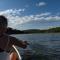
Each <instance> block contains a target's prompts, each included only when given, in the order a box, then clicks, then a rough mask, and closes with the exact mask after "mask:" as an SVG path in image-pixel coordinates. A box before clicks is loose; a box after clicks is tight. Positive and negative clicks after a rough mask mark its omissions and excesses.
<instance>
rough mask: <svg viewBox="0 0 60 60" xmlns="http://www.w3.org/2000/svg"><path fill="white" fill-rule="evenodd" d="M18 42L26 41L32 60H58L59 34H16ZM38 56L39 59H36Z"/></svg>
mask: <svg viewBox="0 0 60 60" xmlns="http://www.w3.org/2000/svg"><path fill="white" fill-rule="evenodd" d="M13 36H14V37H16V38H18V39H20V40H27V41H28V42H29V43H30V45H29V47H28V48H27V49H30V50H32V53H33V56H35V57H33V58H35V59H34V60H46V59H48V60H60V33H47V34H46V33H44V34H42V33H41V34H21V35H20V34H18V35H13ZM37 56H39V57H37Z"/></svg>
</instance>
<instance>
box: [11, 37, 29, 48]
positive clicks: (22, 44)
mask: <svg viewBox="0 0 60 60" xmlns="http://www.w3.org/2000/svg"><path fill="white" fill-rule="evenodd" d="M10 44H12V45H16V46H18V47H21V48H26V47H27V45H28V43H27V41H22V40H18V39H17V38H14V37H12V38H11V40H10Z"/></svg>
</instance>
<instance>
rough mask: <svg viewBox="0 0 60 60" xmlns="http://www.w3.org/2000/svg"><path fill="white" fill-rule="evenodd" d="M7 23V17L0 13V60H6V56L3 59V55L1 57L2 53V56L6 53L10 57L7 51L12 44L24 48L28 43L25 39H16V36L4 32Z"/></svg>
mask: <svg viewBox="0 0 60 60" xmlns="http://www.w3.org/2000/svg"><path fill="white" fill-rule="evenodd" d="M7 25H8V19H7V18H6V17H5V16H3V15H0V60H7V58H6V59H5V58H4V57H3V56H2V57H1V55H2V54H4V56H6V55H5V54H7V56H9V57H10V55H8V53H7V52H9V51H10V50H11V47H12V45H16V46H18V47H21V48H26V47H27V45H28V43H27V41H22V40H18V39H17V38H15V37H12V36H9V35H8V34H6V31H7ZM13 53H14V52H13ZM14 54H15V53H14ZM15 56H16V55H15ZM11 58H12V57H10V59H11ZM8 60H9V59H8Z"/></svg>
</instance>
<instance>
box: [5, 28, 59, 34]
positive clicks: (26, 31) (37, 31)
mask: <svg viewBox="0 0 60 60" xmlns="http://www.w3.org/2000/svg"><path fill="white" fill-rule="evenodd" d="M58 32H60V27H56V28H50V29H46V30H40V29H29V30H23V31H21V30H16V29H12V28H9V27H8V29H7V32H6V33H8V34H29V33H58Z"/></svg>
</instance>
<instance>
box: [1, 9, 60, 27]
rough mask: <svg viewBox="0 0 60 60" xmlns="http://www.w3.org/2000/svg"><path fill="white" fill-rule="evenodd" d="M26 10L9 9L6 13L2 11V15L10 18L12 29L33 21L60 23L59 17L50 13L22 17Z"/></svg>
mask: <svg viewBox="0 0 60 60" xmlns="http://www.w3.org/2000/svg"><path fill="white" fill-rule="evenodd" d="M24 11H25V9H18V10H17V9H14V10H13V9H9V10H5V11H0V15H4V16H6V17H7V18H8V25H9V26H10V27H12V28H16V27H17V26H19V25H21V24H24V23H28V22H32V21H36V22H37V21H39V22H44V21H48V22H52V21H55V22H56V21H60V16H59V15H53V14H52V13H50V12H46V13H41V14H36V15H29V16H28V15H26V16H21V12H24Z"/></svg>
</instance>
